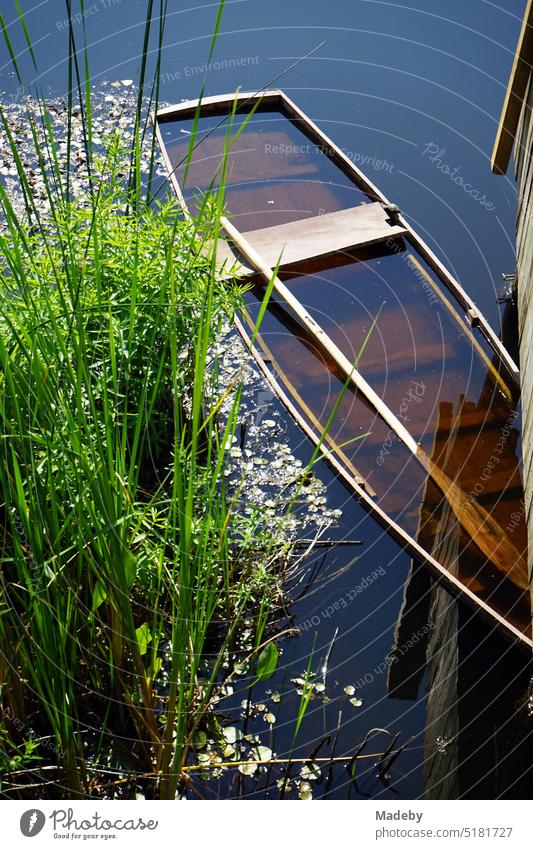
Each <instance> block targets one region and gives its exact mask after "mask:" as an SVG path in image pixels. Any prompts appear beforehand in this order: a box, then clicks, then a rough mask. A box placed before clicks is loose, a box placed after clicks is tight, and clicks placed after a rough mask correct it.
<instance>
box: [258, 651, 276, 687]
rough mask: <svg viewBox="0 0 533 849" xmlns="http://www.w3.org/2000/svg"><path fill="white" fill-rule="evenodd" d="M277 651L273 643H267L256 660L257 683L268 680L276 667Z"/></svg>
mask: <svg viewBox="0 0 533 849" xmlns="http://www.w3.org/2000/svg"><path fill="white" fill-rule="evenodd" d="M278 660H279V651H278V650H277V648H276V646H275V645H274V643H269V644H268V645H267V646H265V648H264V649H263V651H262V652H261V654H260V655H259V658H258V660H257V678H258V680H259V681H266V679H267V678H270V676H271V675H272V673H273V672H274V670H275V669H276V666H277V665H278Z"/></svg>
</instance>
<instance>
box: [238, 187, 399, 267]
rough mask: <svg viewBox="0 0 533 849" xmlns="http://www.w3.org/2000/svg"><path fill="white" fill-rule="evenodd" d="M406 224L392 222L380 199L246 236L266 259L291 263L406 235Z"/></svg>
mask: <svg viewBox="0 0 533 849" xmlns="http://www.w3.org/2000/svg"><path fill="white" fill-rule="evenodd" d="M406 232H407V231H406V230H405V228H404V227H400V226H398V225H396V224H391V223H390V222H389V219H388V215H387V212H386V211H385V210H384V209H383V206H382V205H381V204H380V203H377V202H376V203H365V204H361V206H356V207H353V208H352V209H342V210H340V211H339V212H328V213H326V214H325V215H317V216H315V217H313V218H305V219H304V220H299V221H292V222H291V223H289V224H281V225H278V226H275V227H266V228H264V229H262V230H250V231H248V232H247V233H246V240H247V242H249V243H250V244H251V245H252V247H253V248H254V250H256V251H257V253H258V254H260V255H261V258H262V259H263V261H264V262H265V263H266V264H267V265H269V266H272V267H275V266H276V265H277V263H278V261H279V260H280V258H281V266H285V265H292V264H293V263H295V262H302V261H304V260H307V259H315V258H316V257H319V256H328V255H329V254H334V253H337V252H338V251H343V250H350V249H351V248H355V247H360V246H363V245H371V244H374V243H375V242H382V241H384V240H386V239H390V238H397V237H399V236H403V235H405V233H406Z"/></svg>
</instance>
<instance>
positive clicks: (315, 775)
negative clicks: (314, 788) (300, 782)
mask: <svg viewBox="0 0 533 849" xmlns="http://www.w3.org/2000/svg"><path fill="white" fill-rule="evenodd" d="M300 776H301V777H302V778H303V779H304V781H318V780H319V779H320V778H322V773H321V772H320V767H319V766H317V764H315V763H310V764H304V765H303V767H302V769H301V770H300Z"/></svg>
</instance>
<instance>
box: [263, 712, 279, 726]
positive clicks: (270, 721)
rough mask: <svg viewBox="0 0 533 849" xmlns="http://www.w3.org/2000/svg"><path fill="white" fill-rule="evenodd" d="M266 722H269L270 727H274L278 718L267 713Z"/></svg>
mask: <svg viewBox="0 0 533 849" xmlns="http://www.w3.org/2000/svg"><path fill="white" fill-rule="evenodd" d="M264 720H265V722H268V724H269V725H274V723H275V721H276V717H275V716H274V714H273V713H265V716H264Z"/></svg>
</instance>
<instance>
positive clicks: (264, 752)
mask: <svg viewBox="0 0 533 849" xmlns="http://www.w3.org/2000/svg"><path fill="white" fill-rule="evenodd" d="M252 756H253V758H254V760H257V761H261V762H264V761H269V760H271V759H272V749H269V748H268V746H256V747H255V749H253V751H252Z"/></svg>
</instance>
